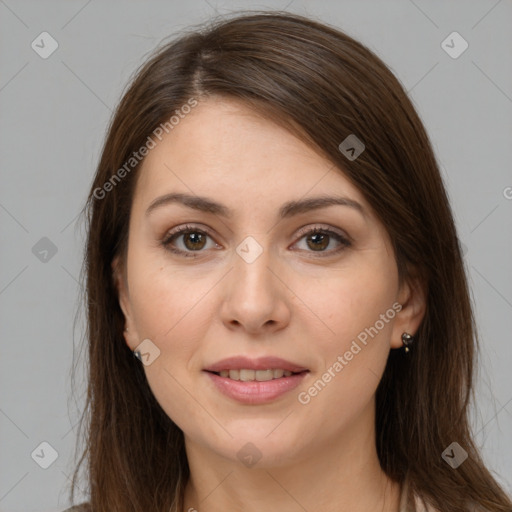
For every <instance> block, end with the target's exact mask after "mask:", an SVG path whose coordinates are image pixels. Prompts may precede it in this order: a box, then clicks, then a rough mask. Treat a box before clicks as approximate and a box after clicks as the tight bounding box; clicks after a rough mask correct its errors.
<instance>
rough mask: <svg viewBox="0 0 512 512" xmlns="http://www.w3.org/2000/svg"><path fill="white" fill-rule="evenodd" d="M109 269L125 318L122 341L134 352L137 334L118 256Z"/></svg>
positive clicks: (123, 270)
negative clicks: (110, 269)
mask: <svg viewBox="0 0 512 512" xmlns="http://www.w3.org/2000/svg"><path fill="white" fill-rule="evenodd" d="M111 267H112V279H113V281H114V286H115V288H116V289H117V296H118V300H119V306H120V308H121V310H122V312H123V314H124V318H125V327H124V328H125V330H124V331H123V335H124V339H125V341H126V344H127V345H128V347H129V348H130V350H134V349H135V347H136V346H137V345H138V341H137V340H138V334H137V330H136V327H135V322H134V320H133V314H132V308H131V303H130V296H129V293H128V281H127V278H126V270H125V269H124V266H123V265H121V262H120V258H119V256H116V257H115V258H114V259H113V260H112V264H111ZM126 329H127V330H126Z"/></svg>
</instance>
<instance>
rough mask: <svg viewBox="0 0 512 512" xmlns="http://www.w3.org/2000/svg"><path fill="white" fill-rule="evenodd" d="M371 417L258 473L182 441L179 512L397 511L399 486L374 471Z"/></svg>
mask: <svg viewBox="0 0 512 512" xmlns="http://www.w3.org/2000/svg"><path fill="white" fill-rule="evenodd" d="M372 416H373V409H372V410H369V411H368V413H367V417H366V418H364V421H358V422H357V425H354V426H353V427H352V428H348V429H345V431H344V432H343V433H338V434H337V435H336V438H335V439H326V440H325V441H324V444H323V445H320V444H316V445H315V446H314V447H309V449H304V450H303V451H302V452H301V453H299V454H296V455H295V456H294V457H293V460H288V461H285V462H282V461H281V462H280V463H274V464H269V465H266V466H265V467H260V468H259V467H258V464H257V465H256V466H253V467H252V468H247V467H245V466H243V465H242V464H240V463H239V462H238V461H237V462H235V461H233V460H230V459H226V458H225V457H222V456H220V455H219V454H217V453H214V452H212V451H211V450H207V449H206V448H205V447H204V446H203V445H201V446H200V445H198V444H196V443H194V442H193V441H192V440H190V439H188V438H187V437H185V444H186V449H187V457H188V461H189V467H190V479H189V481H188V482H187V485H186V488H185V500H184V508H183V512H194V510H196V511H197V512H221V511H225V510H244V512H259V511H261V510H279V511H280V512H304V511H307V512H317V511H318V512H320V511H321V512H340V511H343V512H344V511H347V512H349V511H350V512H367V511H372V512H381V511H382V512H398V510H399V501H400V485H399V484H397V483H396V482H394V481H393V480H391V479H390V478H389V477H388V476H387V475H386V474H385V473H384V472H383V471H382V469H381V467H380V464H379V460H378V456H377V451H376V446H375V430H374V427H373V425H374V421H369V420H371V417H372ZM359 419H360V420H363V418H359ZM361 425H366V426H367V427H366V428H361Z"/></svg>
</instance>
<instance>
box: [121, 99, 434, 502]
mask: <svg viewBox="0 0 512 512" xmlns="http://www.w3.org/2000/svg"><path fill="white" fill-rule="evenodd" d="M140 172H141V174H140V176H139V180H138V183H137V186H136V190H135V194H134V198H133V203H132V213H131V218H130V226H129V244H128V251H127V261H126V265H125V266H124V265H121V264H120V261H119V260H118V259H115V260H114V261H113V269H114V271H115V275H116V278H117V286H118V291H119V302H120V305H121V308H122V310H123V312H124V315H125V319H126V326H127V328H128V331H127V332H125V338H126V343H127V344H128V346H129V347H130V349H131V350H133V349H135V347H137V346H138V345H139V344H140V343H141V341H142V340H144V339H146V338H149V339H150V340H151V341H152V343H154V344H155V345H156V346H157V347H158V349H159V350H160V355H159V356H158V357H157V358H156V359H155V360H154V362H153V363H152V364H150V365H148V366H144V370H145V372H146V376H147V379H148V382H149V385H150V387H151V390H152V392H153V393H154V395H155V397H156V399H157V400H158V402H159V403H160V405H161V406H162V408H163V409H164V410H165V411H166V413H167V414H168V416H169V417H170V418H171V419H172V420H173V421H174V422H175V423H176V424H177V425H178V426H179V427H180V428H181V429H182V431H183V432H184V435H185V443H186V450H187V456H188V460H189V466H190V470H191V478H190V481H189V482H188V484H187V487H186V494H185V497H186V501H185V508H184V510H189V509H190V508H192V507H193V508H194V509H196V510H198V511H199V512H217V511H224V510H241V509H243V510H244V511H247V512H253V511H261V510H279V511H281V512H298V511H304V509H305V510H307V511H311V512H312V511H320V510H321V511H323V512H329V511H335V510H336V511H339V510H347V511H353V512H359V511H367V510H386V511H397V510H398V504H399V493H400V487H399V485H398V484H396V483H394V482H393V481H391V480H390V479H389V478H388V477H387V476H386V475H385V474H384V472H383V471H382V470H381V468H380V465H379V461H378V458H377V453H376V446H375V427H374V419H375V392H376V389H377V386H378V383H379V381H380V379H381V376H382V373H383V371H384V368H385V364H386V360H387V357H388V354H389V351H390V350H391V349H398V348H401V347H402V343H401V334H402V333H403V332H404V331H406V332H409V333H411V334H414V333H415V332H416V330H417V329H418V327H419V324H420V322H421V320H422V318H423V315H424V309H425V298H424V294H423V291H422V289H421V287H420V286H419V284H417V283H416V282H414V281H410V282H405V283H404V284H403V286H401V287H400V286H399V281H398V272H397V265H396V260H395V255H394V252H393V249H392V246H391V242H390V240H389V237H388V234H387V232H386V230H385V228H384V227H383V225H382V224H381V223H380V222H379V220H378V219H377V217H376V216H375V214H374V213H373V211H372V209H371V207H370V205H369V204H368V203H367V202H366V201H365V199H364V197H363V195H362V194H361V193H360V192H359V190H358V189H357V188H356V187H355V186H354V185H353V184H351V182H350V181H349V180H348V179H347V178H346V177H345V175H344V174H343V173H342V172H341V170H339V169H337V168H334V167H333V165H332V164H331V163H330V162H328V161H326V160H325V159H324V158H323V157H321V156H319V154H318V153H316V152H315V151H314V150H313V149H311V148H310V147H309V146H307V145H305V144H304V143H303V142H302V141H300V140H299V139H297V138H296V137H294V136H293V135H292V134H291V133H289V132H288V131H286V130H285V129H283V128H282V127H279V126H277V125H275V124H273V123H272V122H270V121H269V120H267V119H264V118H262V117H260V116H258V115H257V114H256V113H254V112H253V111H251V110H249V109H248V107H246V106H244V104H242V103H240V102H238V101H235V100H226V99H225V98H224V99H220V98H217V99H214V98H210V99H208V100H207V101H204V102H201V103H200V104H199V105H198V106H197V107H196V108H195V109H193V111H192V112H191V113H190V114H188V115H187V116H186V117H185V118H184V119H182V120H181V121H180V123H179V125H178V126H176V127H175V128H174V129H173V131H171V132H170V133H169V134H167V135H165V136H164V138H163V140H162V141H161V142H159V143H158V144H157V146H156V147H155V148H154V149H152V150H151V151H150V152H149V154H148V156H147V157H146V158H145V160H144V163H143V166H142V169H141V171H140ZM170 192H183V193H188V194H193V195H198V196H207V197H209V198H211V199H213V200H215V201H217V202H220V203H223V204H225V205H226V206H227V207H228V208H230V209H232V210H233V216H232V218H229V219H227V218H223V217H221V216H219V215H217V214H213V213H206V212H200V211H196V210H193V209H190V208H187V207H185V206H183V205H180V204H178V203H174V204H169V205H166V206H163V207H161V208H157V209H155V210H154V211H153V212H152V213H151V214H150V215H145V211H146V209H147V208H148V206H149V205H150V204H151V202H152V201H153V200H154V199H155V198H157V197H159V196H162V195H164V194H167V193H170ZM318 195H342V196H344V197H347V198H350V199H352V200H354V201H357V202H358V203H360V204H361V205H362V206H363V208H364V214H361V213H360V212H359V211H358V210H357V209H355V208H351V207H348V206H342V205H334V206H328V207H324V208H322V209H319V210H314V211H310V212H306V213H301V214H298V215H296V216H294V217H291V218H286V219H281V220H280V219H279V218H278V217H277V212H278V210H279V208H280V207H281V205H282V204H283V203H285V202H287V201H290V200H299V199H303V198H304V197H312V196H318ZM185 224H192V225H193V228H195V229H199V230H202V231H205V229H209V230H210V234H209V236H207V237H206V239H204V237H203V240H205V241H203V242H201V243H199V244H198V242H197V235H196V238H195V239H194V238H192V240H191V239H190V236H187V235H181V236H178V237H177V238H176V239H175V240H174V247H176V248H178V249H181V250H183V251H188V254H193V255H196V257H195V258H194V257H186V256H180V255H177V254H174V253H172V252H170V250H169V249H168V248H166V247H164V246H163V245H162V240H163V239H164V238H165V236H166V234H169V232H171V230H172V229H173V228H175V227H178V226H182V225H185ZM302 227H306V228H314V227H321V228H329V227H330V228H331V229H334V230H335V231H339V232H341V233H342V234H344V235H345V236H348V237H349V240H351V245H350V246H346V247H343V245H342V244H341V243H340V242H338V241H337V240H336V239H335V238H334V237H330V238H329V237H327V239H325V237H324V239H323V240H324V241H325V240H326V241H325V242H324V245H322V244H320V245H321V248H320V249H319V248H318V245H315V244H314V243H312V241H311V237H308V235H298V231H299V229H300V228H302ZM247 236H252V237H254V239H256V240H257V242H258V243H259V245H260V247H261V249H262V251H263V252H262V253H261V255H260V256H259V257H258V258H257V259H256V260H255V261H254V262H252V263H247V262H246V261H245V260H244V259H242V258H241V257H240V256H239V255H238V254H237V252H236V248H237V246H238V245H239V244H240V243H241V242H242V240H244V238H245V237H247ZM194 244H196V245H194ZM194 247H199V250H196V251H194V250H193V249H194ZM339 247H342V250H341V251H339V252H335V251H336V249H338V248H339ZM322 251H323V252H322ZM322 254H324V255H326V256H324V257H322ZM394 303H398V304H400V305H401V306H402V309H401V311H400V312H399V313H397V314H396V315H395V316H394V318H393V319H390V320H389V321H388V322H387V323H385V326H384V328H382V329H381V330H380V331H379V332H378V335H376V336H374V337H373V338H369V342H368V343H367V345H366V346H364V348H363V349H362V350H361V351H360V352H359V353H358V354H357V355H355V356H354V357H353V359H352V360H351V361H350V362H349V363H348V364H347V365H346V366H344V368H343V370H342V371H341V372H339V373H337V374H336V376H335V377H333V378H332V379H331V381H330V382H329V383H328V384H327V385H326V386H325V387H324V388H323V389H322V391H321V392H319V393H318V394H317V395H316V396H314V397H312V398H311V400H310V402H309V403H307V404H306V405H304V404H302V403H300V402H299V401H298V394H299V393H300V392H301V391H307V390H308V389H309V388H310V387H311V386H312V385H313V383H314V382H315V381H317V380H318V379H319V378H320V377H321V376H322V374H324V372H325V371H326V370H327V369H328V368H329V367H332V365H333V363H334V362H335V361H336V360H337V357H338V356H339V355H343V354H344V353H345V352H346V351H347V350H349V348H350V345H351V343H352V341H353V340H354V339H355V338H356V337H357V335H358V334H359V333H361V332H362V331H364V329H365V328H368V327H370V326H374V325H375V323H376V321H377V320H378V319H379V318H380V315H381V314H384V313H385V312H386V311H387V310H388V309H389V308H391V307H392V305H393V304H394ZM233 355H247V356H249V357H259V356H266V355H273V356H278V357H281V358H283V359H287V360H290V361H293V362H296V363H299V364H300V365H302V366H304V367H306V368H308V369H309V374H308V375H307V376H306V377H305V379H304V381H303V383H302V384H301V385H300V386H299V388H297V389H295V390H293V391H291V392H288V393H286V394H285V395H283V396H281V397H279V398H277V399H276V400H274V401H273V402H271V403H268V404H263V405H247V404H240V403H238V402H236V401H234V400H232V399H230V398H228V397H226V396H224V395H223V394H221V393H220V392H219V391H217V389H216V388H215V387H214V386H213V385H212V383H211V382H210V379H209V378H208V375H207V374H205V373H204V372H203V371H202V370H203V369H204V368H205V367H206V366H207V365H209V364H212V363H214V362H216V361H219V360H220V359H224V358H225V357H229V356H233ZM248 442H251V443H253V444H254V445H255V446H256V447H257V450H258V451H259V453H260V455H261V459H260V460H259V461H258V462H257V463H256V465H254V466H253V467H250V468H249V467H246V466H245V465H244V464H243V463H242V462H241V461H240V460H239V458H238V457H237V453H238V452H239V450H240V449H241V448H242V447H243V446H244V445H245V444H246V443H248ZM341 504H343V508H340V507H341Z"/></svg>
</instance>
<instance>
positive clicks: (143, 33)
mask: <svg viewBox="0 0 512 512" xmlns="http://www.w3.org/2000/svg"><path fill="white" fill-rule="evenodd" d="M267 7H270V8H272V9H283V8H285V7H287V8H288V10H290V11H293V12H297V13H301V14H306V15H308V14H310V15H313V16H314V17H317V18H319V19H320V20H324V21H326V22H329V23H331V24H333V25H335V26H337V27H339V28H341V29H342V30H345V31H346V32H347V33H349V34H350V35H352V36H354V37H356V38H357V39H359V40H361V41H362V42H363V43H365V44H366V45H368V46H369V47H370V48H372V49H373V50H374V51H375V52H376V53H377V54H378V55H379V56H380V57H381V58H382V59H383V60H384V61H385V62H386V63H387V64H388V65H389V66H390V68H391V69H392V70H393V71H394V73H395V74H396V75H397V77H398V78H399V79H400V80H401V82H402V83H403V84H404V85H405V87H406V89H407V90H408V91H409V92H410V95H411V97H412V100H413V102H414V104H415V106H416V108H417V109H418V111H419V114H420V116H421V117H422V119H423V121H424V123H425V125H426V128H427V130H428V132H429V134H430V137H431V140H432V142H433V145H434V149H435V151H436V153H437V156H438V159H439V162H440V164H441V167H442V170H443V174H444V177H445V180H446V186H447V188H448V192H449V195H450V198H451V201H452V205H453V208H454V211H455V216H456V221H457V226H458V229H459V236H460V239H461V241H462V243H463V244H464V247H465V248H466V249H465V250H466V254H465V260H466V264H467V269H468V273H469V278H470V284H471V288H472V293H473V297H474V302H475V306H476V317H477V321H478V325H479V329H480V334H481V337H482V367H481V371H480V373H479V376H478V388H477V393H478V394H477V408H476V409H475V410H473V411H472V417H473V428H474V431H475V433H476V439H477V442H478V444H479V445H480V446H481V447H482V451H483V455H484V458H485V460H486V462H487V464H488V465H489V467H490V468H491V470H492V471H493V472H495V473H496V474H497V475H499V476H498V479H499V480H500V481H501V482H502V483H503V485H504V486H505V488H506V489H507V491H508V492H509V493H510V492H512V456H511V453H512V435H511V434H512V385H511V384H512V376H511V371H510V363H511V361H512V342H511V336H510V332H511V331H512V320H511V319H512V271H511V269H512V265H511V254H512V251H511V249H512V215H511V214H512V188H507V187H512V173H511V172H510V169H511V166H510V162H511V160H512V158H511V157H512V154H511V153H512V144H511V140H512V115H511V114H512V62H511V59H510V50H511V48H512V2H511V1H510V0H501V1H497V0H481V1H449V2H447V1H440V0H439V1H428V2H427V1H421V0H415V1H414V2H412V1H408V0H396V1H382V0H379V1H347V0H344V1H341V2H340V1H338V2H334V1H317V2H312V1H300V0H295V1H292V2H290V1H289V0H283V1H282V2H281V1H275V2H270V3H269V2H267V3H265V4H264V3H251V2H248V1H240V2H228V1H215V0H209V2H207V1H203V0H188V1H187V2H184V3H178V2H171V1H152V2H143V1H112V0H111V1H99V0H92V1H91V0H89V1H88V0H76V1H75V0H66V1H60V2H56V1H16V0H0V38H1V46H0V48H1V52H0V108H1V112H2V115H1V118H0V130H1V136H0V154H1V159H2V160H1V170H2V182H1V183H2V186H1V189H0V222H1V228H2V229H1V237H2V238H1V244H0V251H1V262H2V263H1V265H0V315H1V317H0V328H1V352H0V439H1V441H0V457H1V458H0V511H1V512H7V511H9V512H15V511H23V512H31V511H59V510H62V509H64V508H65V507H66V505H67V504H68V502H67V495H68V485H69V479H68V477H69V475H70V474H71V470H72V467H73V464H72V455H73V449H74V442H75V435H76V434H75V431H76V427H75V424H76V420H77V418H78V412H79V410H80V408H81V404H82V403H83V402H82V400H83V392H84V389H85V387H84V385H85V383H84V381H83V378H81V377H80V373H79V379H78V383H77V387H76V395H74V396H73V395H72V393H71V369H72V363H73V352H74V351H75V355H76V356H78V349H79V345H80V341H81V339H82V333H83V315H81V316H79V319H78V322H77V324H76V325H75V326H74V325H73V324H74V318H75V314H76V312H77V311H79V310H80V309H79V302H78V298H79V292H80V285H79V282H78V279H79V273H80V266H81V259H82V245H83V241H84V230H83V226H82V225H81V224H80V223H79V222H77V219H76V216H77V214H78V212H79V211H80V209H81V208H82V205H83V203H84V201H85V198H86V194H87V191H88V189H89V186H90V182H91V179H92V176H93V172H94V169H95V166H96V164H97V161H98V158H99V152H100V149H101V144H102V141H103V137H104V135H105V130H106V125H107V122H108V120H109V117H110V115H111V110H112V109H113V108H114V107H115V105H116V103H117V101H118V100H119V98H120V94H121V91H122V89H123V87H124V86H125V84H126V82H127V80H128V79H129V77H130V76H131V74H132V73H133V72H134V70H135V69H136V68H137V67H138V66H139V64H140V63H141V62H142V61H143V59H144V58H145V57H146V56H147V54H148V52H149V51H151V50H152V49H153V48H154V47H155V46H156V45H157V44H158V43H159V42H160V41H161V40H162V38H164V37H168V36H171V35H173V34H176V32H177V31H178V30H181V29H184V28H185V27H187V26H188V25H190V24H195V23H199V22H201V21H203V20H205V19H206V18H208V17H209V16H211V15H212V14H215V13H216V12H220V13H226V12H230V11H233V10H239V9H243V8H253V9H261V8H267ZM43 31H46V32H48V33H50V34H51V36H52V37H53V38H54V39H55V40H56V41H57V42H58V45H59V46H58V49H57V50H56V51H55V52H54V53H53V54H52V55H51V56H49V57H48V58H47V59H43V58H41V57H40V56H39V55H38V54H37V53H36V52H35V51H34V50H33V49H32V48H31V43H32V41H33V40H36V38H37V36H39V34H40V33H41V32H43ZM453 31H457V32H459V33H460V34H461V35H462V37H463V38H464V39H465V40H466V41H467V42H468V43H469V47H468V49H467V50H466V51H465V52H464V53H462V54H461V55H460V56H459V57H458V58H455V59H454V58H452V57H450V56H449V55H448V54H447V53H446V52H445V51H444V49H443V48H442V46H441V43H442V41H443V40H444V39H445V38H446V37H447V36H448V35H449V34H451V33H452V32H453ZM36 42H37V40H36ZM450 44H451V43H450ZM454 44H455V48H456V49H457V48H460V46H457V45H458V43H454ZM45 47H46V48H48V45H45ZM412 200H414V198H412ZM43 237H47V238H48V239H49V240H51V242H52V244H54V246H55V248H56V250H57V252H56V253H55V254H52V252H51V250H50V252H48V253H47V254H45V253H44V252H42V251H43V250H44V249H45V247H46V248H47V246H48V244H49V242H48V241H47V240H44V241H42V242H40V240H41V238H43ZM38 243H39V245H36V244H38ZM34 246H36V249H33V247H34ZM45 258H46V261H44V259H45ZM446 341H447V342H449V340H446ZM79 362H80V361H79ZM73 427H75V429H73ZM43 441H46V442H47V443H49V444H50V445H51V446H52V447H53V448H54V449H55V450H56V451H57V452H58V458H57V459H56V460H55V462H54V463H53V464H52V465H51V466H50V467H49V468H48V469H42V468H41V467H40V466H39V465H38V464H37V463H36V462H35V460H33V458H32V457H31V453H33V452H34V450H35V449H36V448H38V447H39V445H40V443H41V442H43ZM35 453H36V454H37V453H39V458H37V457H36V456H34V458H35V459H36V460H38V461H39V462H44V460H43V459H45V457H46V458H47V457H49V456H50V455H49V454H50V452H49V450H48V449H45V448H44V447H43V452H41V448H38V449H37V450H36V452H35ZM43 454H44V455H43ZM46 460H47V461H48V460H49V459H46ZM148 512H149V511H148Z"/></svg>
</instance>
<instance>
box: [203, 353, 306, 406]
mask: <svg viewBox="0 0 512 512" xmlns="http://www.w3.org/2000/svg"><path fill="white" fill-rule="evenodd" d="M309 371H310V370H309V369H308V368H305V367H302V366H300V365H298V364H296V363H292V362H290V361H286V360H284V359H281V358H278V357H261V358H258V359H250V358H248V357H245V356H236V357H231V358H228V359H223V360H222V361H218V362H217V363H215V364H213V365H210V366H208V367H207V368H205V369H204V370H203V372H204V373H205V374H206V375H207V376H208V377H209V378H210V379H209V381H210V382H211V383H212V384H213V386H214V389H215V390H216V391H219V392H220V393H222V394H223V395H225V396H227V397H228V398H230V399H232V400H234V401H236V402H238V403H242V404H247V405H258V404H266V403H269V402H272V401H274V400H276V399H277V398H279V397H281V396H284V395H286V394H287V393H289V392H290V391H291V390H293V389H294V388H296V387H297V386H298V385H300V383H301V382H302V381H303V379H304V377H305V376H306V375H307V374H308V373H309Z"/></svg>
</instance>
